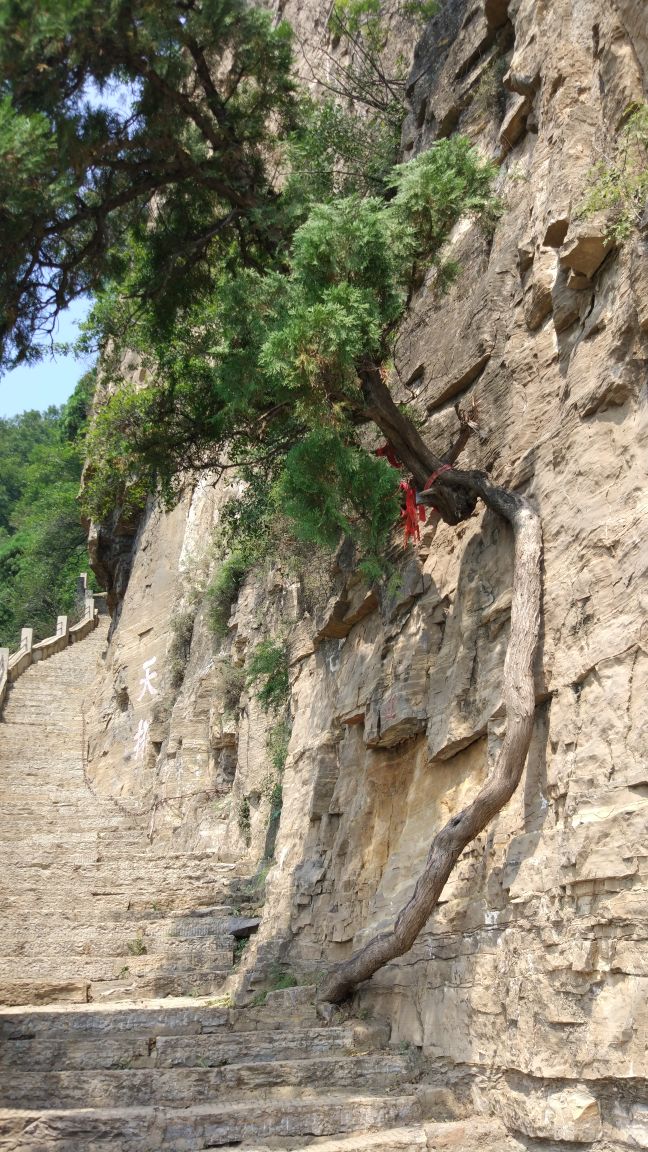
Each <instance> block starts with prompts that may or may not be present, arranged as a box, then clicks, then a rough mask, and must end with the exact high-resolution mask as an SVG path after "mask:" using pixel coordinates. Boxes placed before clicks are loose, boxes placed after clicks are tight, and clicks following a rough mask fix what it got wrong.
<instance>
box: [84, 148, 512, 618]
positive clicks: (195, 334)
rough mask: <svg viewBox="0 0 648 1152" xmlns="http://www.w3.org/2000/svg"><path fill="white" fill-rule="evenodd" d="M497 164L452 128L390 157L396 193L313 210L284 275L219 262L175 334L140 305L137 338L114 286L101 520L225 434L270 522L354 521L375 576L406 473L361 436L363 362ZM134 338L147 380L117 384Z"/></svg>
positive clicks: (174, 475)
mask: <svg viewBox="0 0 648 1152" xmlns="http://www.w3.org/2000/svg"><path fill="white" fill-rule="evenodd" d="M493 175H494V173H493V169H492V166H491V165H489V164H486V163H484V162H483V161H482V160H481V159H480V158H479V156H478V155H477V153H476V152H475V150H474V149H473V148H472V147H471V146H470V144H469V143H468V141H466V140H464V139H463V138H461V137H456V138H452V139H450V140H444V141H441V142H440V143H439V144H438V145H436V146H435V147H434V148H433V149H432V150H431V151H430V152H426V153H423V154H422V155H421V156H419V157H417V158H416V159H415V160H413V161H411V162H410V163H409V164H407V165H400V166H399V167H397V168H396V169H395V170H393V173H392V176H391V178H390V182H391V184H392V186H393V187H394V188H395V195H394V196H393V197H392V199H391V200H386V199H383V198H379V197H372V196H365V197H361V196H359V195H358V194H357V193H355V194H354V195H352V196H348V197H338V198H333V199H329V200H328V201H324V202H322V203H317V204H314V205H312V206H311V208H310V211H309V212H308V214H307V216H306V218H305V219H304V221H303V223H301V224H300V225H299V226H298V227H297V228H296V230H295V232H294V235H293V237H292V242H291V245H290V249H289V251H288V252H287V253H286V254H285V256H284V257H283V259H282V268H281V270H279V269H277V268H275V267H270V268H269V270H268V271H266V272H265V273H262V272H261V271H258V270H255V269H248V268H241V267H238V268H236V269H233V270H232V271H229V272H228V271H225V272H223V273H222V274H221V277H220V280H219V284H218V286H217V287H216V288H215V290H214V291H213V292H212V293H211V294H210V295H208V296H206V297H204V298H203V299H201V301H200V302H199V303H198V304H195V305H190V306H188V307H187V308H186V310H185V311H184V313H183V314H182V315H180V314H178V316H177V317H176V321H175V324H174V326H173V329H172V332H171V336H170V337H169V335H168V333H167V332H166V331H162V332H160V330H159V328H158V327H157V325H156V317H155V312H154V310H153V309H150V308H147V307H146V306H145V305H144V304H142V305H140V306H139V307H138V310H137V314H136V315H135V317H134V318H133V322H132V323H131V324H130V325H128V326H127V334H126V335H124V333H123V332H122V325H123V323H124V314H125V313H126V312H127V310H128V306H129V303H128V299H127V298H126V297H125V295H124V293H123V292H122V293H120V292H119V291H118V289H117V288H116V287H115V288H113V289H111V291H110V292H108V293H107V294H106V295H105V296H103V297H101V298H100V299H99V302H98V305H97V307H96V309H95V314H94V318H93V321H92V323H91V332H90V334H89V336H88V338H89V339H95V340H96V341H98V343H99V344H100V345H102V346H104V347H107V348H109V349H110V350H111V351H110V353H109V354H108V355H107V356H106V357H105V359H104V362H103V369H102V371H103V373H104V376H105V377H106V380H107V382H108V383H109V384H111V385H112V387H113V388H114V395H113V396H112V398H111V399H109V400H108V401H107V402H106V404H105V405H104V406H103V408H102V409H101V412H100V413H99V415H98V417H97V420H96V422H95V424H94V426H93V428H92V430H91V433H90V437H89V442H88V452H89V458H90V461H91V468H90V470H89V479H88V482H87V485H86V491H85V505H86V511H87V514H88V515H91V516H93V517H94V518H101V517H102V516H104V515H105V514H106V512H107V511H108V509H109V508H110V507H111V506H113V505H114V502H115V498H116V491H117V490H118V489H119V487H120V486H121V495H120V499H121V501H122V503H123V504H124V506H125V507H126V508H129V509H131V508H132V509H136V508H137V506H138V505H139V504H141V502H142V501H143V499H144V498H145V495H146V493H147V492H153V491H158V492H159V493H160V494H161V495H162V496H163V497H165V498H166V499H167V500H168V501H173V499H174V498H175V496H176V494H177V491H178V487H179V485H180V484H181V483H182V482H183V477H184V476H185V475H186V473H187V472H188V471H192V470H198V469H201V468H218V467H219V466H220V465H221V464H222V463H223V461H222V453H223V450H224V445H225V444H227V446H228V454H229V459H230V461H234V462H235V464H236V466H237V467H238V470H239V473H240V475H242V476H244V478H245V479H246V481H247V482H248V484H251V485H252V488H253V491H254V492H255V494H256V504H257V509H258V507H259V504H260V505H262V506H263V509H264V511H263V515H264V516H265V517H266V521H265V523H266V529H267V524H268V522H269V521H270V520H271V519H272V515H273V508H274V511H275V512H276V511H278V510H281V511H282V513H285V514H287V515H288V516H289V517H291V518H292V520H293V522H294V532H295V535H296V536H297V538H299V539H303V540H309V541H312V542H313V543H314V544H318V545H321V546H323V547H324V548H327V549H329V550H330V549H331V548H332V547H335V544H336V542H337V540H338V539H339V537H340V534H341V533H343V532H345V533H347V534H349V535H351V536H352V537H353V538H354V539H355V540H356V541H357V543H358V544H359V545H360V548H361V551H362V552H363V553H364V554H365V557H366V559H367V560H368V561H369V562H370V564H371V565H372V571H375V570H376V568H375V565H376V562H378V563H379V561H380V557H381V555H382V554H383V553H384V549H385V544H386V540H387V536H388V534H389V531H390V528H391V526H392V525H393V523H394V522H395V520H397V519H398V479H399V478H398V475H397V473H395V471H394V470H393V469H391V468H390V467H389V466H388V465H387V464H386V463H385V462H384V461H382V460H378V459H376V458H375V457H373V456H372V455H371V454H370V453H367V452H366V450H365V449H364V447H363V446H362V436H361V428H362V424H363V423H364V422H366V419H367V417H366V415H364V400H363V395H362V390H361V387H360V383H359V372H360V371H361V370H362V366H363V365H366V364H370V363H378V364H379V363H382V362H383V361H385V360H386V359H387V357H388V355H389V351H390V346H389V336H390V333H391V331H392V330H393V328H394V326H395V324H396V323H397V321H398V320H399V318H400V317H401V315H402V313H403V310H404V308H405V306H406V301H407V294H408V291H409V290H410V285H411V280H412V276H413V273H414V269H415V267H416V262H417V260H420V259H421V258H422V256H423V257H424V258H425V259H427V260H428V261H433V260H437V261H439V263H440V266H441V268H443V266H444V265H443V260H442V259H441V255H440V254H441V249H442V245H443V242H444V241H445V240H446V238H447V236H448V234H449V231H450V229H451V228H452V226H453V225H454V223H455V222H456V221H457V220H458V219H459V218H460V216H461V215H462V214H463V213H464V212H468V213H471V214H473V215H475V216H483V215H484V214H487V213H488V212H492V205H493V201H492V196H491V193H490V188H491V184H492V180H493ZM126 347H128V348H129V349H131V350H134V351H135V352H136V353H137V354H138V355H139V356H140V358H141V363H142V365H143V366H144V368H145V369H146V371H147V372H148V373H149V375H150V379H151V386H150V387H144V388H142V387H141V386H140V385H138V386H137V387H136V386H135V385H133V384H128V383H126V384H124V383H122V384H121V385H120V377H119V374H120V371H121V367H120V365H121V356H122V354H123V351H124V349H125V348H126ZM262 490H263V491H264V492H265V493H266V499H265V500H260V493H261V491H262ZM244 506H246V507H247V509H248V510H250V508H252V507H254V501H252V502H250V501H248V502H247V503H246V504H245V505H244ZM257 515H260V513H258V512H257ZM258 535H259V537H260V538H263V537H264V535H267V533H266V532H264V530H263V529H262V530H261V531H260V532H259V533H258ZM256 558H258V557H255V559H256ZM249 559H250V558H249V557H246V563H248V562H249ZM230 564H231V565H232V566H233V567H232V572H233V571H234V569H236V571H237V572H239V571H241V570H242V560H241V557H240V553H237V554H236V555H235V558H234V559H231V561H227V562H226V564H225V565H224V567H223V569H222V574H221V575H217V577H216V582H215V585H214V586H213V587H214V591H213V593H212V596H213V600H212V603H213V604H214V605H215V606H216V607H215V610H214V611H215V615H214V617H213V618H214V622H215V627H216V631H217V632H218V631H219V630H221V631H222V629H223V627H224V624H223V621H224V619H225V615H229V605H230V604H231V597H230V591H231V588H232V586H233V583H235V581H232V580H230V575H229V573H230Z"/></svg>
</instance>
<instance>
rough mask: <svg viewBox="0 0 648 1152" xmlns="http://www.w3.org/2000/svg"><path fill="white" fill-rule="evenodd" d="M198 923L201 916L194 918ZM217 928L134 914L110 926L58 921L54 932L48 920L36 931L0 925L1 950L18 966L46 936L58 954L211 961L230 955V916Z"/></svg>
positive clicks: (36, 952) (38, 951)
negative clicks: (179, 926)
mask: <svg viewBox="0 0 648 1152" xmlns="http://www.w3.org/2000/svg"><path fill="white" fill-rule="evenodd" d="M196 920H197V927H198V928H201V927H202V926H201V924H200V920H201V918H200V917H197V918H196ZM215 923H217V924H218V925H220V927H219V929H218V931H216V930H211V931H210V930H206V931H204V932H202V931H196V932H194V933H193V934H188V933H184V932H182V931H181V932H178V933H176V930H175V928H174V925H175V924H176V921H175V920H172V919H169V920H168V921H167V925H166V927H163V926H162V925H160V924H158V923H157V922H155V923H154V924H152V923H151V922H149V921H146V920H145V919H144V918H138V917H137V916H134V917H133V919H132V921H131V922H130V923H129V922H128V921H126V922H123V923H122V924H121V925H117V926H115V925H113V924H111V923H110V922H102V921H101V920H100V919H99V918H97V923H96V924H94V925H91V926H89V925H85V924H84V925H75V924H69V923H68V922H67V921H66V922H65V923H61V922H58V923H57V924H56V931H55V933H53V929H52V924H51V923H49V924H44V925H43V928H42V929H41V930H40V931H39V930H38V929H37V928H34V927H32V925H26V926H25V928H23V929H22V930H21V928H20V927H19V928H15V929H12V927H11V926H10V925H6V924H5V925H3V926H2V927H0V955H2V956H4V957H6V958H8V957H11V958H12V960H13V964H14V967H15V966H16V963H18V964H20V965H22V961H23V959H25V960H29V959H30V958H32V957H38V956H42V954H43V942H44V940H47V938H48V937H49V938H50V939H51V941H52V945H54V944H55V946H56V948H55V951H56V953H57V956H62V957H73V956H95V957H96V956H113V957H114V956H121V957H123V956H137V955H145V954H148V955H149V956H151V955H160V954H165V955H169V956H171V957H173V956H178V955H181V954H184V953H186V954H187V955H193V954H194V953H196V952H202V955H203V956H205V957H209V959H210V960H211V961H214V960H218V959H219V958H221V959H223V960H225V959H226V958H227V957H228V956H229V958H230V960H231V957H232V949H233V947H234V937H233V936H232V935H231V934H230V933H228V932H227V931H226V926H227V925H228V924H229V923H230V921H229V920H218V921H215Z"/></svg>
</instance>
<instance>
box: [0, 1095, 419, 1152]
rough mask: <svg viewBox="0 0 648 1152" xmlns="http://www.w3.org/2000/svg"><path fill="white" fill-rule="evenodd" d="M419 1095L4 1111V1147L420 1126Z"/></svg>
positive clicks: (37, 1151) (41, 1149)
mask: <svg viewBox="0 0 648 1152" xmlns="http://www.w3.org/2000/svg"><path fill="white" fill-rule="evenodd" d="M418 1119H419V1105H418V1101H417V1099H416V1097H415V1096H413V1095H403V1096H393V1097H384V1096H382V1095H381V1094H376V1095H372V1094H362V1095H358V1094H354V1093H340V1094H337V1093H336V1094H326V1095H323V1096H322V1095H319V1094H316V1093H312V1094H310V1095H309V1096H306V1097H304V1098H302V1099H298V1100H291V1099H285V1100H282V1099H272V1100H265V1099H263V1100H258V1099H256V1098H250V1099H248V1100H246V1101H245V1103H241V1104H239V1103H236V1104H216V1105H214V1104H198V1105H191V1106H189V1107H186V1108H180V1109H177V1108H176V1109H174V1108H159V1107H150V1106H149V1107H143V1108H82V1109H60V1110H58V1109H57V1110H54V1109H52V1110H49V1111H47V1112H44V1111H41V1110H39V1109H33V1108H30V1109H24V1110H7V1109H3V1110H1V1111H0V1148H1V1149H7V1150H9V1149H11V1150H12V1152H16V1150H17V1149H20V1152H54V1150H55V1152H79V1150H80V1148H83V1150H84V1152H94V1150H97V1152H98V1150H99V1149H101V1150H102V1152H103V1150H104V1149H111V1150H113V1149H114V1150H119V1152H154V1150H155V1152H157V1150H158V1149H166V1150H168V1152H171V1150H172V1152H181V1150H183V1149H198V1148H214V1147H219V1146H221V1147H222V1146H223V1145H227V1144H234V1143H238V1142H241V1141H243V1140H248V1141H249V1140H251V1139H255V1138H256V1139H259V1138H266V1137H273V1136H277V1135H281V1136H282V1137H283V1138H286V1137H293V1136H330V1135H333V1134H341V1133H349V1132H353V1131H356V1132H357V1131H364V1130H366V1129H370V1128H383V1127H385V1126H396V1125H403V1124H408V1123H410V1124H411V1123H414V1122H415V1121H417V1120H418Z"/></svg>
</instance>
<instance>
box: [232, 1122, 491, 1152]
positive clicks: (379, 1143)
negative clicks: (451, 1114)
mask: <svg viewBox="0 0 648 1152" xmlns="http://www.w3.org/2000/svg"><path fill="white" fill-rule="evenodd" d="M448 1127H449V1128H452V1125H448ZM449 1135H450V1136H451V1135H452V1133H449ZM222 1147H223V1148H224V1149H226V1148H227V1145H223V1146H222ZM230 1147H232V1146H231V1145H230ZM235 1147H236V1148H237V1150H238V1152H269V1149H270V1148H272V1152H314V1150H315V1149H316V1150H317V1152H416V1150H417V1149H420V1152H436V1149H439V1152H441V1149H442V1148H443V1149H444V1150H445V1149H448V1152H450V1149H452V1152H464V1149H465V1152H468V1145H467V1144H458V1145H457V1144H452V1143H449V1142H448V1141H447V1140H446V1142H445V1143H441V1144H439V1143H437V1144H436V1145H433V1144H430V1145H428V1137H427V1132H426V1126H425V1125H423V1124H417V1125H416V1126H414V1125H409V1126H408V1127H407V1128H383V1129H381V1130H380V1131H379V1132H354V1133H353V1135H351V1136H342V1137H340V1138H339V1139H335V1138H334V1139H332V1140H318V1141H317V1143H316V1144H299V1145H297V1144H295V1143H294V1141H291V1142H290V1144H289V1145H286V1144H281V1145H280V1144H278V1143H277V1142H276V1141H275V1140H273V1141H272V1143H271V1144H259V1143H258V1142H256V1141H255V1143H254V1144H249V1143H248V1142H247V1141H246V1142H245V1143H244V1144H237V1145H235ZM475 1152H477V1150H475Z"/></svg>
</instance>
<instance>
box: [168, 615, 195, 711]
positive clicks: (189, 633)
mask: <svg viewBox="0 0 648 1152" xmlns="http://www.w3.org/2000/svg"><path fill="white" fill-rule="evenodd" d="M195 618H196V611H195V607H189V606H186V607H184V608H182V609H181V610H180V611H176V612H174V614H173V617H172V620H171V642H170V644H169V649H168V653H167V669H168V674H169V685H170V687H171V689H172V690H173V691H176V690H177V689H178V688H180V686H181V684H182V682H183V680H184V676H185V671H186V668H187V663H188V661H189V654H190V652H191V641H192V638H193V631H194V621H195Z"/></svg>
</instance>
